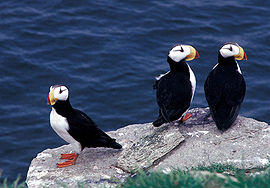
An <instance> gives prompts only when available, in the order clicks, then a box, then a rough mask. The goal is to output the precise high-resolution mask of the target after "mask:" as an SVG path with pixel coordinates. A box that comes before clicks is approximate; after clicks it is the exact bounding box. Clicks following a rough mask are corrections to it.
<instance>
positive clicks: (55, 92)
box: [47, 85, 68, 105]
mask: <svg viewBox="0 0 270 188" xmlns="http://www.w3.org/2000/svg"><path fill="white" fill-rule="evenodd" d="M67 99H68V88H67V87H66V86H63V85H54V86H51V87H50V92H49V95H48V99H47V104H50V105H54V104H55V103H56V101H58V100H59V101H66V100H67Z"/></svg>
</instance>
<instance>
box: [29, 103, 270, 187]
mask: <svg viewBox="0 0 270 188" xmlns="http://www.w3.org/2000/svg"><path fill="white" fill-rule="evenodd" d="M190 112H191V113H192V118H191V119H189V120H187V121H186V122H185V123H183V124H180V125H174V123H171V124H170V125H168V124H166V125H162V126H161V127H159V128H155V127H153V126H152V125H151V123H146V124H137V125H129V126H126V127H124V128H121V129H118V130H116V131H112V132H109V133H108V134H110V135H111V136H112V137H114V138H116V139H117V141H118V142H119V143H120V144H122V145H123V149H122V150H114V149H105V148H92V149H88V148H87V149H85V150H84V151H83V152H82V153H81V155H80V156H79V158H78V160H77V163H76V165H73V166H70V167H66V168H60V169H59V168H56V163H57V162H61V160H60V159H59V158H60V154H61V153H68V152H70V151H72V148H71V146H70V145H65V146H62V147H59V148H55V149H47V150H45V151H43V152H41V153H39V154H38V155H37V157H36V158H35V159H33V161H32V162H31V165H30V167H29V171H28V174H27V180H26V182H27V185H28V186H29V187H30V188H32V187H41V186H47V187H59V186H60V185H61V184H65V185H66V186H67V187H77V184H78V182H83V183H85V184H87V185H88V186H92V187H104V186H114V185H117V184H118V183H119V182H122V181H123V180H124V179H125V178H126V177H128V176H130V175H131V173H130V172H132V171H133V170H136V168H137V167H139V168H149V167H151V170H163V171H166V172H167V171H170V170H171V169H173V168H182V169H185V168H190V167H194V166H198V165H201V164H203V165H209V164H211V163H220V164H234V165H236V166H238V167H242V168H256V167H263V166H265V165H266V164H268V163H269V158H270V126H269V125H268V124H266V123H264V122H259V121H256V120H254V119H251V118H245V117H241V116H239V117H238V119H237V120H236V122H235V125H233V126H232V127H231V128H230V129H229V130H228V131H226V132H220V131H219V130H218V129H217V128H216V126H215V124H214V122H213V120H212V118H211V117H210V114H209V110H208V109H207V108H206V109H201V108H196V109H192V110H190ZM182 135H183V136H184V138H185V141H184V142H182V141H183V137H182Z"/></svg>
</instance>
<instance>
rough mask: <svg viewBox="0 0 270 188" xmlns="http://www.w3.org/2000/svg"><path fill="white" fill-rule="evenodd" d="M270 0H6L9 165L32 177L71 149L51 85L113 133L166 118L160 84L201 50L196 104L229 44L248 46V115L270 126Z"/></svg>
mask: <svg viewBox="0 0 270 188" xmlns="http://www.w3.org/2000/svg"><path fill="white" fill-rule="evenodd" d="M269 8H270V1H259V0H253V1H247V0H239V1H230V0H229V1H206V0H195V1H191V2H188V1H179V0H175V1H170V3H168V2H164V1H161V0H158V1H157V0H156V1H114V0H113V1H71V0H70V1H69V0H65V1H59V0H54V1H41V0H40V1H0V73H1V77H0V85H1V92H0V104H1V105H0V147H1V150H0V168H1V169H2V170H3V177H8V178H10V179H14V178H16V176H17V174H19V173H21V174H22V176H23V177H24V178H25V176H26V173H27V170H28V166H29V164H30V161H31V160H32V158H33V157H35V156H36V155H37V153H38V152H41V151H42V150H44V149H46V148H55V147H58V146H60V145H63V144H65V142H64V141H63V140H61V138H59V137H58V136H57V135H56V133H54V131H53V130H52V129H51V127H50V125H49V112H50V110H51V108H50V107H49V106H48V105H47V104H46V97H47V95H48V91H49V87H50V85H52V84H56V83H62V84H66V85H67V86H68V87H69V88H70V95H71V103H72V105H73V106H74V107H76V108H79V109H81V110H83V111H84V112H86V113H87V114H88V115H89V116H90V117H92V119H94V121H96V123H97V124H98V125H99V126H100V127H101V128H102V129H103V130H106V131H109V130H115V129H117V128H120V127H123V126H125V125H128V124H133V123H144V122H149V121H152V120H153V119H155V118H156V116H157V110H158V109H157V105H156V102H155V92H154V91H153V90H152V84H153V81H154V77H155V76H157V75H158V74H160V73H164V72H167V70H168V65H167V63H166V58H167V53H168V51H169V50H170V48H171V47H172V46H173V45H175V44H179V43H183V44H191V45H193V46H194V47H195V48H196V49H197V50H198V51H199V53H200V56H201V58H200V59H198V60H195V61H193V62H190V63H189V64H190V66H191V68H192V69H193V71H194V73H195V75H196V77H197V90H196V93H195V97H194V101H193V104H192V107H205V106H207V102H206V100H205V98H204V93H203V83H204V80H205V78H206V76H207V74H208V72H209V71H210V70H211V69H212V67H213V66H214V65H215V64H216V63H217V51H218V49H219V48H220V47H221V45H222V44H223V43H225V42H228V41H232V42H238V43H239V44H240V45H241V46H242V47H243V48H244V50H245V52H246V53H247V56H248V61H245V62H240V63H239V64H240V66H241V69H242V72H243V75H244V77H245V79H246V83H247V93H246V98H245V101H244V104H243V106H242V110H241V115H244V116H248V117H253V118H256V119H258V120H263V121H266V122H268V123H269V122H270V118H269V117H270V107H269V106H270V100H269V99H270V97H269V94H270V84H269V83H270V76H269V72H270V34H269V31H270V11H269Z"/></svg>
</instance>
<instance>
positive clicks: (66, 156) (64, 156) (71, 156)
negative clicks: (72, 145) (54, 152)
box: [61, 152, 76, 159]
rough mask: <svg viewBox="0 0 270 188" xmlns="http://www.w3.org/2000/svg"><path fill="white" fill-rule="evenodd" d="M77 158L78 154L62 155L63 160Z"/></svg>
mask: <svg viewBox="0 0 270 188" xmlns="http://www.w3.org/2000/svg"><path fill="white" fill-rule="evenodd" d="M75 156H76V153H75V152H74V153H64V154H61V159H73V158H74V157H75Z"/></svg>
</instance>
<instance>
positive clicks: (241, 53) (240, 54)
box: [234, 46, 247, 60]
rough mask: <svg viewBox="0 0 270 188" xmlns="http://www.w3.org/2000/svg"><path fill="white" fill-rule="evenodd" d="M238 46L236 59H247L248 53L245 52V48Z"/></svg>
mask: <svg viewBox="0 0 270 188" xmlns="http://www.w3.org/2000/svg"><path fill="white" fill-rule="evenodd" d="M238 48H239V53H238V54H237V55H235V56H234V57H235V59H236V60H247V54H246V53H245V51H244V50H243V48H242V47H241V46H238Z"/></svg>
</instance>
